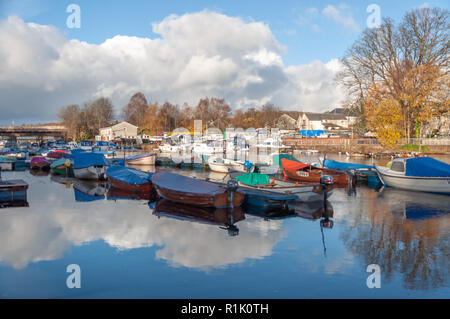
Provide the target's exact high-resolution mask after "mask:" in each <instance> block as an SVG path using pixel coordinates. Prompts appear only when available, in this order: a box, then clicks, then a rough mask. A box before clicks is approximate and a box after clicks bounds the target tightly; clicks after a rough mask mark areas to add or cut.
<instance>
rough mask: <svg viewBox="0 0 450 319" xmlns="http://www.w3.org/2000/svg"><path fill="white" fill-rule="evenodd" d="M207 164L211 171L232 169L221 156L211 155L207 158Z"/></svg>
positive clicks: (227, 171)
mask: <svg viewBox="0 0 450 319" xmlns="http://www.w3.org/2000/svg"><path fill="white" fill-rule="evenodd" d="M208 166H209V169H210V170H212V171H213V172H218V173H229V172H231V171H232V168H231V166H230V165H228V164H226V163H225V161H224V160H223V158H220V157H217V156H211V157H210V158H209V159H208Z"/></svg>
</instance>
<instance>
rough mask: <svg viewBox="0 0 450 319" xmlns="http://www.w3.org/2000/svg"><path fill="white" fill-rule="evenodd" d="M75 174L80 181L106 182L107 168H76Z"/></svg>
mask: <svg viewBox="0 0 450 319" xmlns="http://www.w3.org/2000/svg"><path fill="white" fill-rule="evenodd" d="M73 174H74V175H75V177H76V178H79V179H89V180H96V181H99V180H104V179H105V178H106V166H89V167H84V168H74V169H73Z"/></svg>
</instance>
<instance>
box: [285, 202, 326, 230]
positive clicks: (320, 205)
mask: <svg viewBox="0 0 450 319" xmlns="http://www.w3.org/2000/svg"><path fill="white" fill-rule="evenodd" d="M292 208H293V209H294V211H295V214H296V215H297V216H299V217H301V218H304V219H309V220H317V219H321V223H323V224H324V225H323V226H324V227H327V228H332V227H333V221H332V220H330V218H332V217H333V213H334V211H333V205H332V204H331V203H330V201H328V200H327V201H326V202H325V203H324V202H322V201H315V202H298V203H295V206H293V207H292ZM322 221H323V222H322Z"/></svg>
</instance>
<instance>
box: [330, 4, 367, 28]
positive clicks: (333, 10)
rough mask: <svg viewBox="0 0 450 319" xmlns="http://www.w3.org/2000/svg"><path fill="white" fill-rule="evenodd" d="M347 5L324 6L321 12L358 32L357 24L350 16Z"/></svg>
mask: <svg viewBox="0 0 450 319" xmlns="http://www.w3.org/2000/svg"><path fill="white" fill-rule="evenodd" d="M348 9H349V8H348V6H347V5H345V4H340V5H339V6H338V7H336V6H333V5H331V4H330V5H328V6H326V7H325V8H324V9H323V10H322V13H323V14H324V15H325V16H326V17H327V18H329V19H331V20H333V21H335V22H337V23H339V24H342V25H343V26H344V27H345V28H347V29H349V30H351V31H355V32H358V31H359V26H358V24H357V23H356V21H355V20H354V19H353V17H352V16H351V14H350V12H349V10H348Z"/></svg>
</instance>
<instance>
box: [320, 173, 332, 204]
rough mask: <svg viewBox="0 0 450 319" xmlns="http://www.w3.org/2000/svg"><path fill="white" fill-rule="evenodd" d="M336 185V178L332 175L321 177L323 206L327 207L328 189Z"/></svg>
mask: <svg viewBox="0 0 450 319" xmlns="http://www.w3.org/2000/svg"><path fill="white" fill-rule="evenodd" d="M332 185H334V178H333V176H330V175H321V176H320V186H321V187H322V192H323V204H324V207H326V202H327V197H328V188H329V187H330V186H332Z"/></svg>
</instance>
